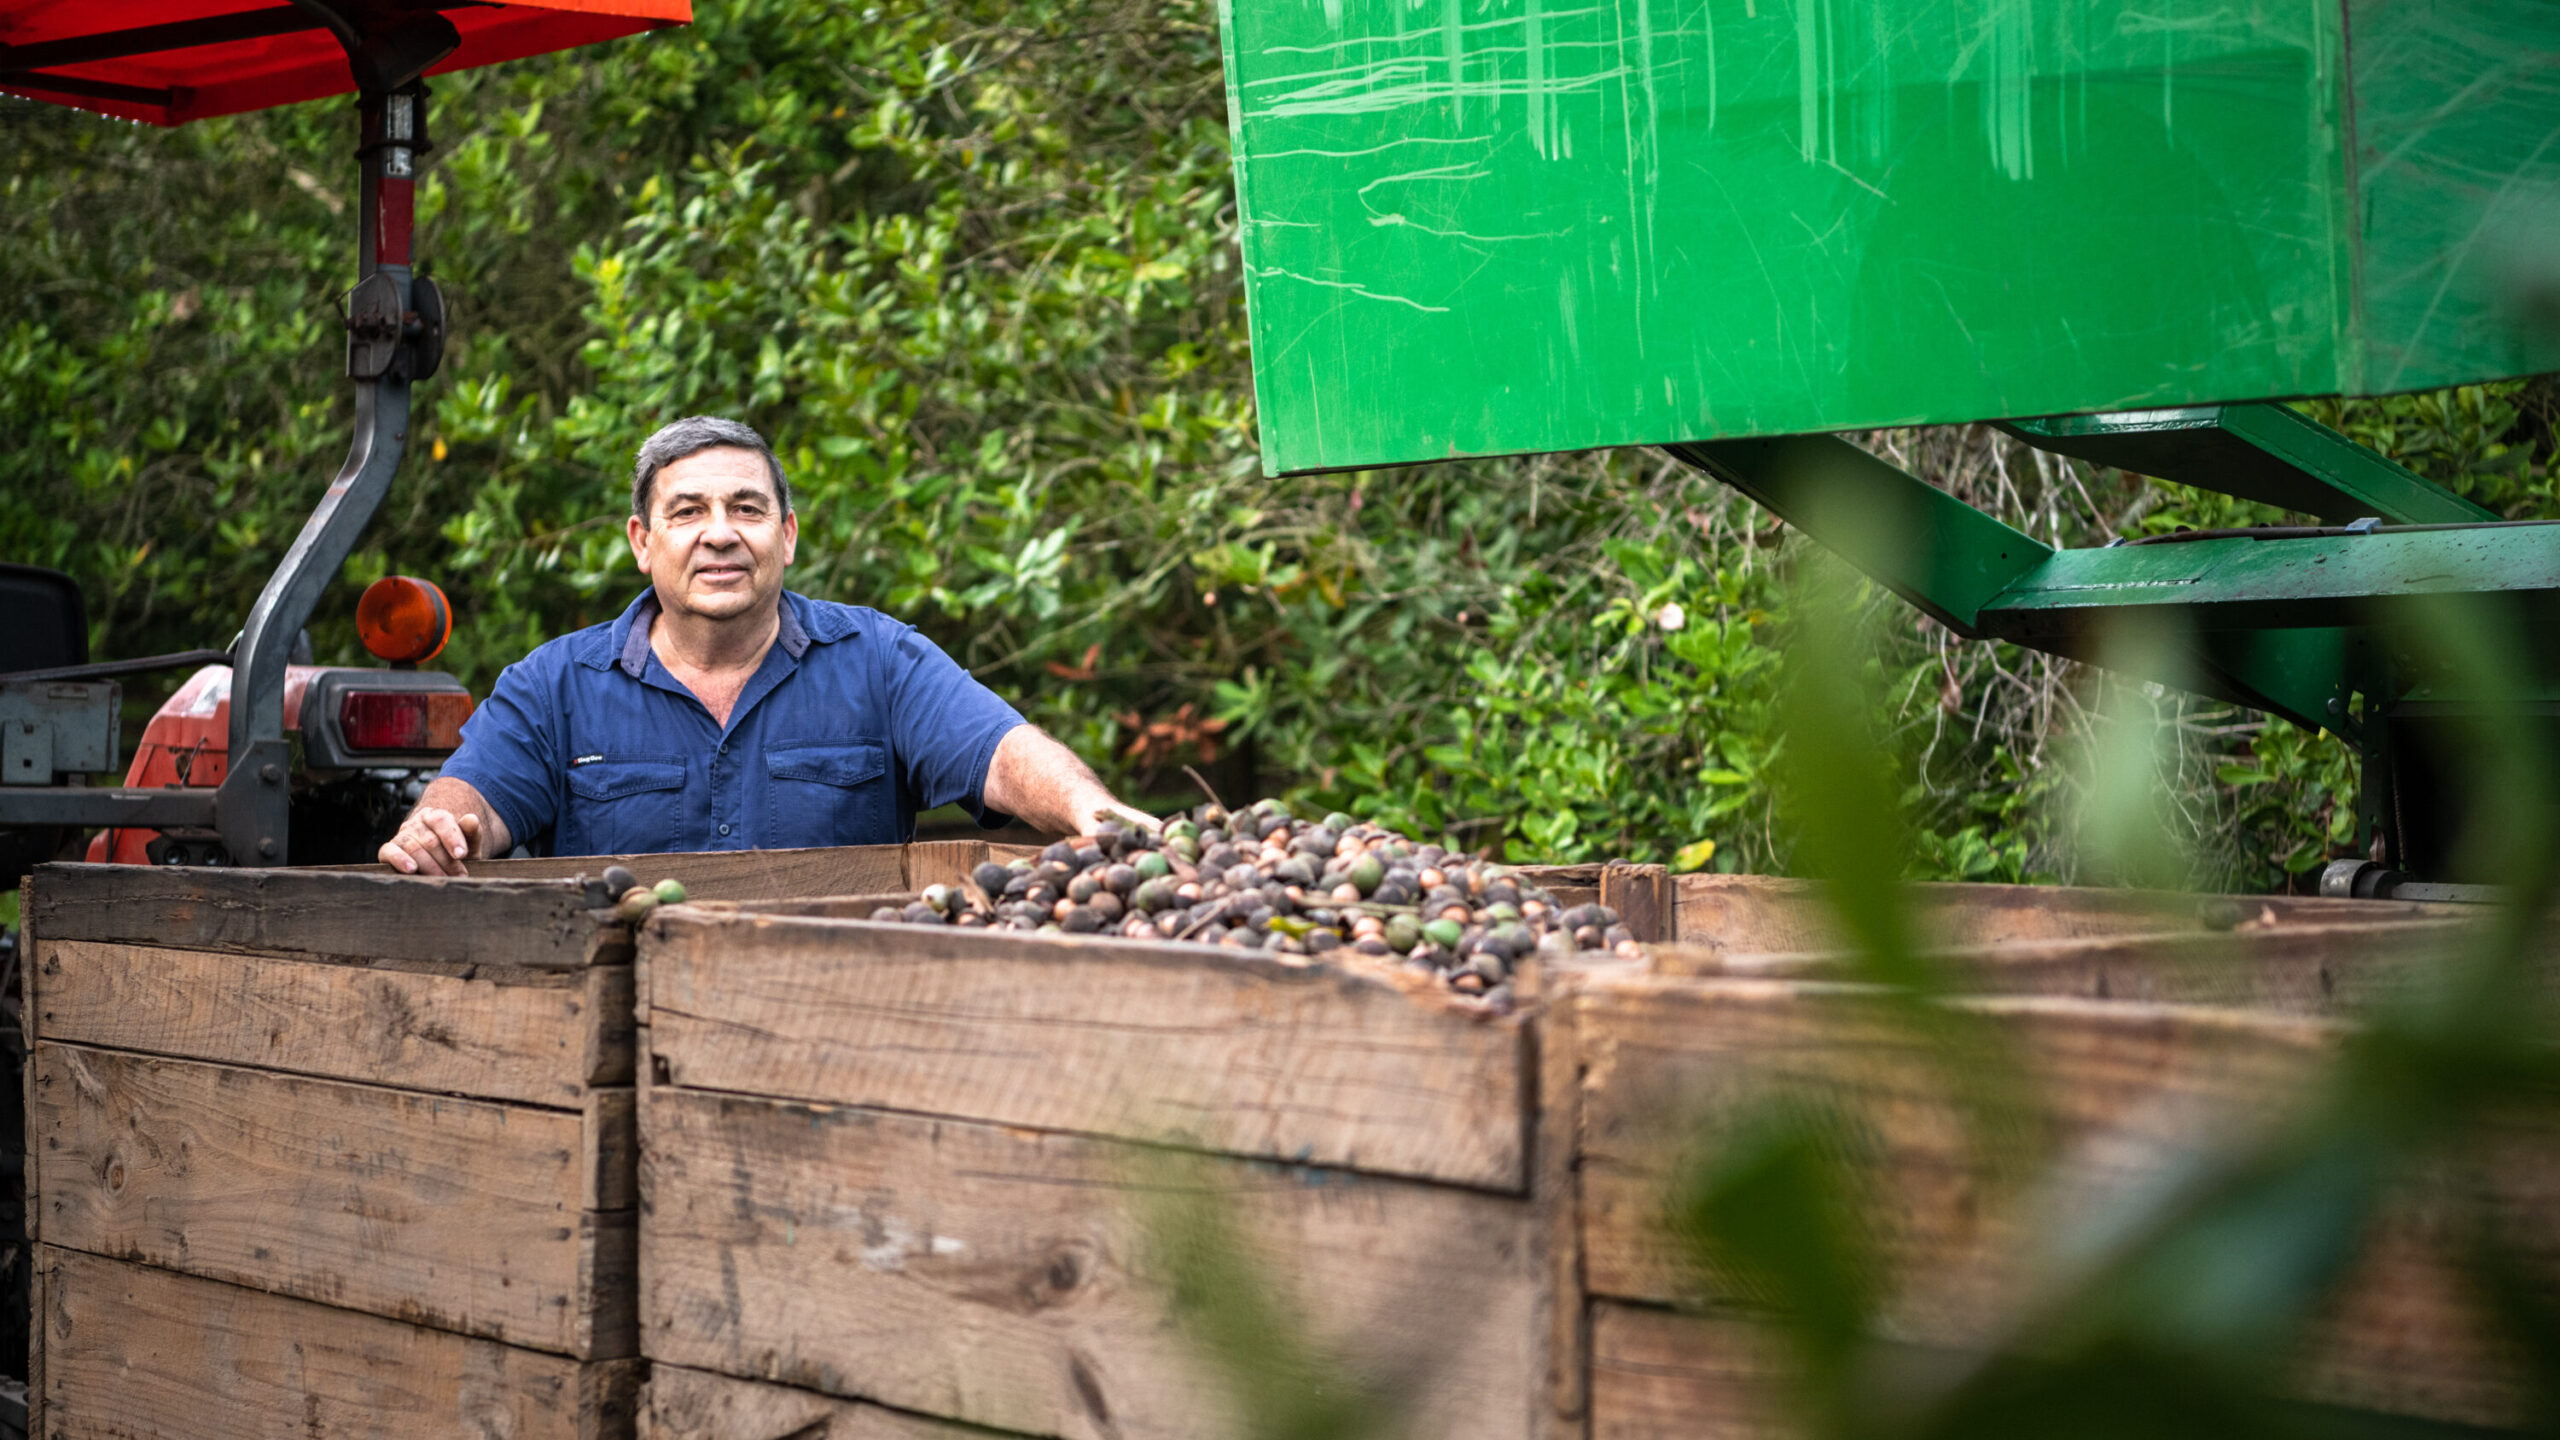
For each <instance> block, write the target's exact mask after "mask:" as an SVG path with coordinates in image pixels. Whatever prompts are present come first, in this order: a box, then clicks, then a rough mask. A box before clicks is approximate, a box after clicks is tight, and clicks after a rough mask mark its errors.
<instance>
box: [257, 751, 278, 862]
mask: <svg viewBox="0 0 2560 1440" xmlns="http://www.w3.org/2000/svg"><path fill="white" fill-rule="evenodd" d="M258 778H259V779H260V780H263V781H265V782H266V783H268V784H270V785H281V784H283V783H284V767H283V766H281V765H276V764H274V763H272V762H271V763H269V764H265V765H261V766H259V767H258ZM268 843H269V844H273V843H274V842H273V841H269V842H268Z"/></svg>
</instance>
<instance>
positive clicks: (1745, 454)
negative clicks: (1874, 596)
mask: <svg viewBox="0 0 2560 1440" xmlns="http://www.w3.org/2000/svg"><path fill="white" fill-rule="evenodd" d="M1663 448H1664V450H1665V451H1667V452H1668V453H1669V454H1670V455H1671V456H1672V458H1674V459H1676V460H1679V461H1680V462H1682V463H1683V464H1686V465H1690V466H1694V467H1695V468H1697V469H1699V470H1703V471H1705V472H1706V473H1707V474H1709V475H1712V476H1714V477H1715V478H1716V479H1718V480H1721V481H1723V482H1724V483H1725V484H1727V485H1730V486H1732V487H1733V488H1734V489H1736V490H1739V491H1741V492H1742V493H1743V494H1745V495H1747V496H1749V497H1750V498H1751V499H1752V500H1754V501H1756V502H1758V503H1759V505H1760V507H1761V508H1762V509H1764V510H1767V511H1768V512H1769V513H1770V514H1772V515H1775V516H1777V517H1778V518H1779V519H1780V520H1783V521H1785V522H1786V523H1788V524H1789V525H1793V526H1794V527H1796V528H1797V529H1799V530H1802V531H1803V532H1805V533H1806V534H1807V535H1810V536H1812V537H1813V538H1814V539H1816V540H1819V541H1821V542H1822V544H1823V545H1824V546H1825V547H1827V548H1828V549H1830V550H1831V551H1832V552H1834V553H1835V554H1837V555H1839V556H1840V557H1841V558H1842V559H1844V560H1847V561H1848V562H1849V563H1850V564H1852V565H1855V566H1857V567H1858V568H1859V569H1860V570H1863V571H1865V572H1866V573H1867V574H1868V576H1869V577H1871V578H1872V579H1874V581H1875V582H1876V583H1877V584H1879V585H1882V586H1883V587H1885V588H1886V589H1888V590H1890V591H1892V592H1893V593H1894V594H1896V595H1899V596H1901V597H1902V598H1903V599H1905V600H1908V601H1910V602H1911V603H1912V604H1914V605H1917V606H1919V607H1920V609H1921V610H1923V611H1924V612H1926V613H1927V614H1928V615H1929V617H1930V618H1931V619H1934V620H1936V621H1937V622H1938V623H1940V624H1942V625H1944V626H1946V627H1947V628H1948V629H1950V630H1953V631H1955V632H1956V633H1957V634H1959V635H1962V636H1964V637H1965V638H1967V639H1969V640H1979V639H1981V638H1983V637H1984V635H1985V634H1987V633H1988V632H1986V631H1985V630H1984V629H1983V628H1982V626H1981V623H1980V615H1981V611H1982V607H1983V606H1984V605H1985V604H1987V603H1988V602H1989V601H1990V600H1991V599H1992V598H1993V597H1995V596H1997V595H2000V594H2001V593H2003V592H2005V591H2007V590H2009V589H2010V588H2012V587H2014V586H2015V585H2016V584H2017V583H2018V582H2019V581H2021V580H2023V579H2025V578H2026V577H2027V576H2028V575H2030V574H2033V573H2034V572H2035V570H2036V568H2037V567H2038V566H2040V565H2043V564H2044V563H2046V562H2047V561H2049V560H2051V559H2052V558H2053V555H2054V551H2053V548H2052V547H2051V546H2049V545H2046V544H2045V543H2044V542H2042V541H2040V540H2037V539H2035V538H2034V537H2033V536H2030V535H2027V534H2024V533H2022V532H2020V531H2017V530H2012V529H2010V528H2009V527H2008V526H2006V525H2003V524H2001V523H2000V522H1999V521H1997V520H1994V519H1992V518H1991V517H1990V516H1988V515H1985V514H1983V513H1982V512H1981V511H1979V510H1976V509H1975V508H1973V507H1972V506H1970V505H1967V504H1966V503H1964V502H1963V501H1961V500H1958V499H1957V498H1955V497H1954V496H1952V495H1949V494H1948V493H1946V492H1945V491H1943V490H1939V489H1936V488H1935V487H1933V486H1931V485H1929V484H1927V483H1926V482H1924V481H1922V480H1921V479H1920V478H1919V477H1917V476H1915V475H1912V474H1911V473H1909V472H1908V471H1905V470H1903V469H1901V468H1899V467H1897V466H1895V465H1892V464H1890V463H1888V462H1886V461H1883V460H1879V459H1877V458H1876V457H1875V456H1873V455H1870V454H1868V453H1867V452H1866V451H1864V450H1861V449H1859V448H1858V447H1857V446H1855V445H1852V444H1850V443H1849V442H1848V441H1846V440H1841V439H1837V438H1835V437H1833V436H1829V435H1791V436H1783V437H1780V438H1778V439H1774V440H1707V441H1699V442H1696V443H1694V444H1687V445H1666V446H1664V447H1663Z"/></svg>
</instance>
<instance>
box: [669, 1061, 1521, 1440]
mask: <svg viewBox="0 0 2560 1440" xmlns="http://www.w3.org/2000/svg"><path fill="white" fill-rule="evenodd" d="M645 1106H646V1111H647V1118H646V1120H645V1122H644V1130H645V1145H646V1152H645V1159H644V1163H643V1167H642V1172H641V1176H642V1190H643V1194H644V1196H645V1209H646V1213H647V1214H648V1215H649V1217H650V1218H649V1224H648V1227H647V1229H646V1232H645V1233H644V1235H643V1246H644V1250H643V1255H642V1262H641V1274H642V1281H643V1296H642V1302H641V1303H642V1309H643V1314H644V1317H645V1318H644V1322H643V1334H644V1337H645V1344H646V1347H647V1352H648V1355H649V1358H650V1359H651V1360H652V1361H655V1362H663V1363H670V1364H676V1365H684V1366H690V1367H693V1368H697V1369H707V1370H718V1371H721V1372H723V1373H727V1374H733V1375H739V1376H744V1377H748V1378H756V1379H767V1380H776V1381H780V1382H782V1383H785V1384H790V1385H797V1386H801V1387H804V1388H808V1389H814V1390H820V1391H824V1392H826V1393H828V1394H833V1395H838V1396H843V1397H847V1398H864V1399H870V1400H876V1401H880V1402H882V1403H886V1404H890V1405H895V1406H897V1407H899V1408H901V1409H907V1410H914V1411H919V1412H922V1413H925V1414H930V1415H937V1416H942V1417H946V1418H950V1419H954V1420H963V1421H968V1422H973V1423H977V1424H984V1425H991V1426H995V1427H999V1428H1003V1429H1012V1430H1021V1431H1025V1432H1028V1433H1031V1434H1037V1435H1054V1436H1063V1437H1068V1440H1102V1437H1116V1440H1157V1437H1161V1440H1214V1437H1223V1436H1232V1435H1237V1434H1240V1433H1242V1431H1241V1429H1240V1427H1239V1426H1238V1425H1237V1423H1236V1417H1235V1414H1234V1411H1233V1403H1234V1400H1233V1397H1232V1396H1230V1395H1229V1394H1228V1393H1227V1392H1226V1391H1225V1390H1224V1389H1223V1388H1222V1386H1221V1385H1220V1384H1219V1382H1218V1381H1217V1380H1216V1379H1215V1377H1214V1372H1213V1371H1211V1370H1209V1369H1208V1368H1206V1357H1205V1355H1204V1354H1203V1353H1202V1352H1200V1351H1199V1350H1197V1349H1195V1348H1194V1347H1193V1346H1192V1344H1191V1343H1189V1342H1188V1341H1187V1340H1186V1338H1185V1336H1184V1335H1183V1334H1182V1333H1181V1332H1180V1330H1179V1328H1178V1322H1176V1321H1175V1320H1174V1319H1173V1317H1172V1316H1171V1315H1170V1314H1169V1313H1168V1300H1167V1291H1166V1283H1165V1277H1164V1274H1163V1271H1162V1270H1161V1268H1160V1259H1159V1256H1158V1255H1157V1253H1156V1252H1155V1251H1154V1250H1153V1249H1152V1245H1151V1240H1150V1235H1149V1232H1148V1224H1149V1222H1148V1220H1147V1218H1146V1216H1147V1214H1148V1209H1147V1207H1148V1205H1149V1203H1150V1195H1151V1194H1153V1193H1161V1192H1162V1191H1163V1190H1164V1188H1165V1187H1167V1186H1180V1187H1183V1188H1185V1189H1191V1188H1194V1187H1200V1186H1207V1187H1210V1188H1212V1189H1213V1190H1214V1191H1215V1192H1216V1193H1218V1194H1219V1195H1220V1196H1221V1197H1222V1200H1223V1202H1224V1203H1225V1204H1227V1205H1228V1206H1230V1207H1231V1208H1230V1210H1229V1218H1230V1220H1231V1229H1232V1233H1233V1235H1234V1236H1235V1237H1236V1240H1237V1243H1239V1244H1240V1245H1241V1246H1243V1247H1244V1249H1245V1252H1246V1254H1247V1256H1248V1258H1249V1260H1250V1262H1251V1263H1253V1264H1254V1265H1255V1266H1256V1268H1257V1269H1258V1270H1259V1271H1260V1273H1261V1274H1262V1275H1263V1276H1265V1277H1266V1278H1267V1279H1268V1280H1269V1281H1270V1282H1271V1283H1272V1284H1273V1285H1274V1286H1275V1287H1277V1288H1278V1289H1280V1290H1281V1291H1282V1292H1283V1293H1284V1294H1285V1295H1286V1296H1287V1297H1288V1303H1290V1304H1291V1305H1292V1306H1293V1307H1294V1308H1295V1309H1296V1311H1297V1313H1298V1314H1299V1315H1301V1316H1302V1317H1303V1318H1304V1320H1305V1322H1306V1324H1307V1326H1308V1327H1309V1330H1310V1332H1311V1333H1312V1334H1313V1335H1315V1336H1316V1337H1318V1339H1319V1341H1320V1342H1321V1343H1323V1344H1326V1345H1328V1346H1329V1347H1331V1348H1332V1349H1333V1350H1334V1351H1335V1353H1336V1354H1338V1355H1339V1356H1340V1357H1341V1360H1340V1364H1341V1365H1342V1367H1343V1369H1344V1371H1345V1372H1346V1373H1347V1374H1349V1375H1352V1376H1356V1377H1358V1378H1359V1379H1361V1380H1363V1381H1366V1382H1369V1383H1373V1384H1378V1385H1382V1386H1385V1387H1388V1388H1390V1389H1392V1390H1394V1391H1395V1392H1396V1393H1399V1394H1402V1395H1404V1396H1405V1397H1407V1398H1408V1399H1409V1400H1410V1402H1411V1403H1412V1406H1413V1410H1412V1414H1413V1423H1412V1424H1411V1425H1410V1427H1409V1428H1407V1429H1406V1430H1405V1431H1403V1432H1402V1433H1407V1434H1410V1435H1412V1436H1414V1437H1416V1440H1426V1437H1428V1440H1441V1437H1446V1440H1456V1437H1462V1436H1463V1437H1468V1440H1497V1437H1502V1436H1513V1437H1524V1440H1525V1437H1528V1436H1530V1435H1532V1434H1534V1433H1535V1426H1534V1412H1535V1411H1536V1409H1537V1407H1538V1403H1539V1401H1538V1397H1539V1395H1540V1393H1541V1391H1542V1389H1543V1380H1544V1375H1545V1363H1546V1362H1545V1357H1544V1356H1543V1355H1542V1354H1540V1350H1541V1347H1542V1344H1543V1332H1542V1331H1541V1330H1540V1328H1539V1313H1538V1305H1537V1296H1536V1292H1537V1290H1538V1289H1539V1287H1540V1285H1541V1284H1542V1283H1543V1276H1542V1274H1541V1272H1540V1268H1539V1260H1538V1255H1537V1245H1536V1237H1535V1234H1534V1228H1535V1217H1534V1216H1533V1214H1532V1212H1531V1208H1530V1207H1529V1206H1528V1205H1526V1204H1525V1203H1523V1202H1521V1201H1518V1200H1512V1199H1505V1198H1502V1197H1498V1196H1492V1195H1487V1194H1484V1193H1482V1192H1480V1191H1470V1190H1463V1189H1457V1188H1453V1187H1447V1186H1437V1185H1425V1184H1419V1183H1415V1182H1412V1181H1403V1180H1387V1179H1375V1178H1370V1177H1366V1176H1359V1175H1353V1174H1349V1173H1345V1172H1339V1171H1330V1172H1329V1171H1323V1170H1315V1169H1307V1168H1301V1167H1291V1166H1276V1165H1269V1164H1261V1163H1254V1162H1243V1161H1234V1160H1221V1159H1200V1158H1189V1159H1188V1160H1187V1163H1185V1159H1184V1157H1174V1156H1168V1155H1167V1154H1166V1153H1165V1152H1161V1151H1152V1152H1151V1151H1150V1150H1149V1149H1148V1148H1147V1147H1142V1146H1133V1145H1126V1144H1119V1143H1115V1142H1108V1141H1097V1140H1085V1139H1078V1138H1073V1137H1068V1136H1061V1135H1054V1134H1040V1133H1037V1132H1032V1131H1025V1130H1019V1129H1012V1128H1007V1127H1002V1126H995V1125H983V1124H973V1123H966V1122H959V1121H949V1120H933V1119H928V1118H924V1117H921V1116H911V1115H897V1114H889V1113H885V1112H881V1111H874V1110H863V1109H855V1108H850V1107H827V1106H812V1105H802V1104H796V1103H792V1102H786V1101H775V1100H760V1099H751V1098H746V1097H740V1096H730V1095H712V1094H704V1093H701V1092H696V1091H685V1090H673V1089H668V1088H666V1087H663V1086H656V1087H652V1088H651V1090H650V1091H649V1094H648V1097H647V1100H646V1102H645Z"/></svg>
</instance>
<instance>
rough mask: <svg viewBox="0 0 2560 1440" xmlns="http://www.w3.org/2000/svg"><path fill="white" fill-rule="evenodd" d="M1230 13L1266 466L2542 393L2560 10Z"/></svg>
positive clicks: (1635, 1) (1675, 6)
mask: <svg viewBox="0 0 2560 1440" xmlns="http://www.w3.org/2000/svg"><path fill="white" fill-rule="evenodd" d="M1227 9H1228V14H1227V16H1226V27H1225V31H1226V33H1225V40H1226V47H1227V81H1228V91H1229V97H1228V98H1229V113H1230V115H1231V117H1232V123H1233V127H1234V141H1235V158H1236V176H1237V190H1238V195H1239V199H1240V202H1241V205H1242V209H1243V221H1244V262H1245V266H1246V275H1247V286H1248V292H1249V295H1250V298H1251V305H1252V326H1253V345H1254V354H1255V359H1256V388H1257V392H1258V395H1259V400H1260V409H1261V420H1262V433H1263V446H1264V455H1265V457H1266V464H1268V465H1269V466H1270V467H1271V469H1272V470H1273V471H1274V472H1275V473H1287V472H1292V471H1299V470H1312V469H1324V468H1334V467H1343V466H1360V465H1375V464H1385V463H1393V462H1399V461H1415V460H1429V459H1439V458H1445V457H1449V456H1457V455H1488V454H1502V453H1513V452H1525V451H1542V450H1569V449H1580V448H1585V447H1591V446H1601V445H1623V444H1655V443H1663V442H1669V441H1681V440H1704V439H1713V438H1719V437H1728V436H1745V435H1780V434H1795V433H1801V432H1806V431H1816V430H1836V429H1845V428H1860V427H1868V426H1877V425H1893V424H1909V423H1923V422H1946V421H1962V420H1981V419H1992V418H2001V417H2009V416H2022V415H2048V414H2056V413H2061V412H2066V411H2087V410H2123V409H2134V408H2143V409H2151V408H2160V407H2168V406H2180V405H2190V404H2197V403H2203V402H2214V401H2235V400H2252V399H2262V398H2268V397H2281V396H2296V395H2330V394H2376V393H2383V392H2389V391H2395V390H2408V389H2416V388H2424V387H2431V386H2439V385H2446V384H2453V383H2457V382H2465V381H2474V380H2480V379H2485V378H2491V377H2500V376H2512V375H2523V374H2532V373H2535V372H2538V371H2542V370H2549V369H2560V338H2555V337H2552V336H2549V335H2544V336H2542V337H2540V338H2539V339H2537V338H2535V337H2533V336H2530V335H2528V334H2527V333H2525V332H2524V331H2523V330H2522V329H2521V328H2520V327H2519V325H2518V324H2517V322H2516V320H2515V316H2514V307H2513V306H2512V305H2510V304H2507V303H2505V300H2506V297H2505V295H2504V293H2503V291H2504V286H2505V271H2506V269H2507V266H2508V264H2509V262H2510V261H2511V260H2512V259H2513V258H2514V253H2515V250H2516V248H2517V247H2519V246H2522V245H2525V244H2527V243H2530V242H2529V240H2528V236H2527V231H2528V228H2529V226H2530V225H2531V223H2532V221H2533V211H2534V209H2535V207H2536V206H2537V205H2540V204H2547V203H2548V202H2549V197H2550V195H2551V193H2552V190H2553V188H2554V187H2555V186H2560V138H2555V137H2560V6H2554V5H2550V4H2542V3H2529V4H2515V3H2511V0H2509V3H2498V0H2446V3H2419V0H2325V3H2321V0H2298V3H2285V4H2275V3H2241V4H2232V3H2228V0H2154V3H2146V4H2143V5H2139V6H2133V5H2121V4H2092V3H2087V0H2041V3H2027V0H1955V3H1941V4H1917V3H1910V0H1898V3H1888V0H1599V3H1586V0H1228V6H1227Z"/></svg>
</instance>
